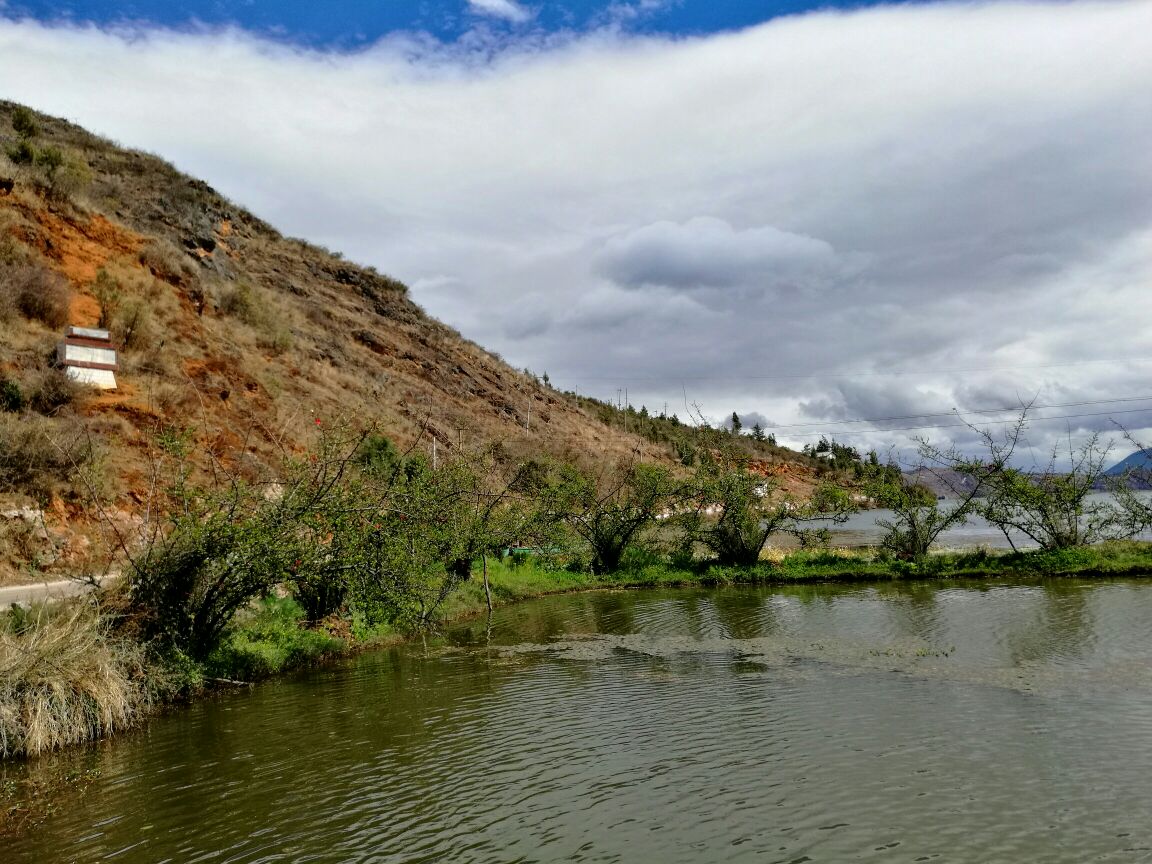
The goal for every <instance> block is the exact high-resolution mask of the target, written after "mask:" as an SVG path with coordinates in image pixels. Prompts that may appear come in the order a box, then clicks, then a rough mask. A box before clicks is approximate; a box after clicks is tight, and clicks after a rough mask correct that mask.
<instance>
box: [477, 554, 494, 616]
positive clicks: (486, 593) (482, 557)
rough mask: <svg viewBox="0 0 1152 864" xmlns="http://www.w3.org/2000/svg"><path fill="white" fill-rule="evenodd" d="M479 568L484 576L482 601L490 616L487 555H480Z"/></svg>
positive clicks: (490, 596) (490, 595) (490, 601)
mask: <svg viewBox="0 0 1152 864" xmlns="http://www.w3.org/2000/svg"><path fill="white" fill-rule="evenodd" d="M480 567H481V572H482V573H483V574H484V599H485V600H487V601H488V614H489V615H491V614H492V587H491V586H490V585H489V584H488V553H487V551H484V552H481V553H480Z"/></svg>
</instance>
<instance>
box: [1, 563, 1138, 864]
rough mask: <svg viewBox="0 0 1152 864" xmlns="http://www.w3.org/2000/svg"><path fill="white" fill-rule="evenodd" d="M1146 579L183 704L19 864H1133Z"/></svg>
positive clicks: (444, 666)
mask: <svg viewBox="0 0 1152 864" xmlns="http://www.w3.org/2000/svg"><path fill="white" fill-rule="evenodd" d="M1150 634H1152V582H1142V581H1138V580H1128V581H1090V582H1086V581H1082V580H1065V581H1048V582H1042V583H1035V584H1003V585H992V584H982V583H924V582H921V583H886V584H877V585H873V586H859V585H853V586H835V585H819V586H805V587H791V588H772V589H755V588H726V589H720V590H682V591H632V592H597V593H588V594H581V595H568V596H562V597H552V598H546V599H543V600H539V601H534V602H530V603H524V604H521V605H518V606H514V607H510V608H507V609H503V610H499V611H498V613H497V614H496V615H495V616H494V618H493V619H492V621H491V622H488V621H486V620H484V619H480V620H477V621H474V622H471V623H469V624H467V625H464V626H460V627H457V628H455V629H453V630H452V631H451V632H450V633H449V634H448V635H447V637H446V638H444V639H441V640H437V641H429V642H428V643H426V644H421V643H416V644H412V645H406V646H402V647H398V648H394V649H389V650H382V651H376V652H373V653H368V654H364V655H362V656H359V657H356V658H353V659H350V660H347V661H344V662H341V663H339V664H336V665H333V666H329V667H325V668H322V669H317V670H313V671H310V672H307V673H304V674H300V675H297V676H294V677H291V678H287V679H283V680H279V681H275V682H271V683H268V684H264V685H261V686H258V687H254V688H251V689H245V690H241V691H236V692H231V693H228V694H225V695H223V696H221V697H218V698H214V699H210V700H205V701H201V702H199V703H197V704H195V705H193V706H192V707H190V708H187V709H181V710H177V711H174V712H173V713H171V714H170V715H168V716H165V717H160V718H157V719H155V720H154V721H153V722H151V723H150V724H148V725H147V726H146V727H145V728H144V729H142V730H141V731H139V732H137V733H133V734H130V735H125V736H122V737H120V738H119V739H117V740H113V741H109V742H103V743H101V744H98V745H94V746H93V747H91V748H88V749H86V750H82V751H77V752H73V753H69V754H60V755H57V756H54V757H51V758H49V759H46V760H43V761H41V762H40V763H34V764H33V765H32V766H30V767H25V766H19V765H10V766H7V767H6V768H0V772H4V773H6V774H7V776H8V777H13V776H16V775H17V774H19V773H21V772H23V771H25V770H31V771H33V772H34V773H35V772H52V771H57V772H58V771H60V770H62V769H73V770H85V769H88V770H95V771H97V772H98V775H97V776H96V779H95V780H94V781H93V782H92V784H91V785H90V786H89V787H88V788H87V789H86V791H85V792H84V793H83V794H76V793H65V794H64V795H62V796H61V800H60V811H59V812H58V813H56V814H55V815H54V816H52V817H51V818H49V819H48V821H47V822H46V823H45V824H44V825H42V826H40V827H39V828H37V829H35V830H34V831H33V832H31V833H29V834H27V835H26V836H23V837H18V838H15V839H8V840H5V841H0V843H4V844H5V845H4V848H3V849H2V850H0V852H2V854H0V860H2V861H3V862H4V864H24V862H28V864H31V862H38V864H42V862H65V861H77V862H87V861H117V862H126V861H131V862H179V864H190V862H208V861H211V862H434V861H451V862H537V861H538V862H552V861H572V862H613V861H620V862H686V864H687V862H694V864H699V862H705V864H706V862H766V864H767V862H791V864H799V862H844V861H884V862H922V861H932V862H1011V864H1019V862H1023V861H1044V862H1070V864H1071V862H1076V864H1080V862H1086V861H1132V862H1147V861H1150V860H1152V820H1149V818H1148V815H1149V814H1150V813H1152V639H1150V638H1149V636H1150Z"/></svg>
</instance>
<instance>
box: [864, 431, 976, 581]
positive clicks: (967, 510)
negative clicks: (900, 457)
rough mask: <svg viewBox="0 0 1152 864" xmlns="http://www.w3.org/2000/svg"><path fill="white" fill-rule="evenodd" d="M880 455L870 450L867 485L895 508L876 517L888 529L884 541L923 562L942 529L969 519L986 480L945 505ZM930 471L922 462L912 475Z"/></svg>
mask: <svg viewBox="0 0 1152 864" xmlns="http://www.w3.org/2000/svg"><path fill="white" fill-rule="evenodd" d="M876 456H877V454H876V452H875V451H872V453H870V454H869V463H868V465H867V466H865V469H864V471H865V474H864V476H865V484H864V488H865V490H866V492H867V494H868V496H869V497H870V498H872V499H873V500H874V501H875V502H876V503H877V504H879V505H880V506H881V507H884V508H886V509H888V510H890V511H892V515H891V516H890V517H889V518H884V519H877V520H876V524H877V525H878V526H879V527H880V528H882V529H884V532H885V533H884V536H883V537H882V538H881V541H880V545H881V546H883V547H884V548H885V549H888V550H890V551H892V552H895V553H896V554H897V555H899V556H901V557H904V558H908V559H910V560H912V561H916V562H921V561H923V560H924V558H925V557H926V556H927V555H928V552H929V550H930V549H931V548H932V544H933V543H935V542H936V540H937V538H939V536H940V535H941V534H942V533H944V532H945V531H947V530H948V529H949V528H952V527H955V526H956V525H963V524H964V523H965V522H966V521H967V520H968V517H969V516H970V515H971V514H972V512H973V511H974V510H975V508H976V506H977V495H978V494H980V492H981V491H982V489H983V484H982V483H977V484H974V485H972V486H971V487H969V488H967V489H964V490H961V491H960V492H959V495H958V498H956V499H954V500H953V502H952V503H951V504H947V505H942V504H941V503H940V501H939V500H938V499H937V497H936V494H935V493H934V492H932V491H931V490H930V489H928V487H926V486H924V485H922V484H921V483H919V482H917V480H915V479H911V478H909V477H908V476H907V475H905V474H904V473H903V472H901V471H900V469H899V467H897V466H896V465H892V464H889V465H885V466H881V465H880V464H879V458H878V457H877V458H876V459H875V460H873V458H872V457H876ZM926 471H930V469H928V468H927V467H925V465H924V463H923V462H921V464H920V465H919V466H918V467H917V469H916V471H914V472H913V474H912V477H913V478H916V477H919V476H920V475H921V474H922V473H923V472H926ZM979 476H981V477H985V476H986V475H984V474H981V475H979ZM954 491H956V490H954Z"/></svg>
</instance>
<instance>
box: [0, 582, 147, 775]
mask: <svg viewBox="0 0 1152 864" xmlns="http://www.w3.org/2000/svg"><path fill="white" fill-rule="evenodd" d="M144 652H145V649H144V648H143V646H141V645H139V644H137V643H134V642H131V641H128V640H126V639H123V638H121V637H118V636H116V635H115V634H114V633H113V630H112V627H111V624H110V620H109V619H108V618H107V617H106V616H105V615H104V614H102V613H101V612H100V610H99V609H98V608H96V607H95V606H93V605H91V604H90V603H86V602H76V603H73V604H69V605H59V606H56V607H54V608H51V609H49V608H48V607H46V606H41V607H38V608H36V609H34V610H32V611H21V610H19V609H13V611H12V612H10V613H8V614H6V615H3V616H0V758H8V757H12V756H37V755H39V754H41V753H46V752H48V751H51V750H56V749H59V748H61V747H66V746H69V745H73V744H79V743H82V742H84V741H90V740H92V739H95V738H99V737H102V736H104V735H110V734H112V733H115V732H118V731H121V730H123V729H127V728H128V727H130V726H132V725H133V723H135V722H136V720H137V719H138V718H139V717H140V716H141V714H142V713H143V712H144V711H145V710H146V709H147V707H148V705H149V703H150V695H149V688H148V686H147V678H146V675H145V662H144V661H145V653H144Z"/></svg>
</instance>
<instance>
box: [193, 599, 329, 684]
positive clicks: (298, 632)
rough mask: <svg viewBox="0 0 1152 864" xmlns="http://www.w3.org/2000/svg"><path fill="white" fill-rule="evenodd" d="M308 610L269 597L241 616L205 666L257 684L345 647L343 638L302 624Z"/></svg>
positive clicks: (210, 671) (218, 673)
mask: <svg viewBox="0 0 1152 864" xmlns="http://www.w3.org/2000/svg"><path fill="white" fill-rule="evenodd" d="M303 619H304V611H303V609H301V608H300V606H299V605H298V604H296V603H295V602H294V601H293V600H292V599H291V598H277V597H267V598H265V599H263V600H261V601H259V603H258V604H256V606H255V608H254V609H253V610H252V611H251V612H250V613H241V615H238V616H237V619H236V621H235V623H234V624H233V625H232V627H230V628H229V630H228V633H227V634H226V636H225V638H224V641H223V642H221V644H220V646H219V647H218V648H216V650H214V651H213V652H212V654H211V655H210V656H209V657H208V661H207V663H206V664H205V667H206V670H207V672H208V674H209V675H211V676H215V677H219V678H229V679H233V680H236V679H240V680H244V681H255V680H257V679H260V678H267V677H268V676H270V675H274V674H276V673H277V672H283V671H286V670H288V669H294V668H298V667H300V666H304V665H307V664H308V663H313V662H315V661H316V660H319V659H320V658H322V657H324V656H326V655H330V654H334V653H336V652H338V651H340V650H341V649H342V648H343V647H344V643H343V642H342V641H341V640H340V639H336V638H334V637H332V636H329V635H328V634H327V633H322V632H318V631H316V630H306V629H304V628H303V627H302V626H301V624H302V623H303Z"/></svg>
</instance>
